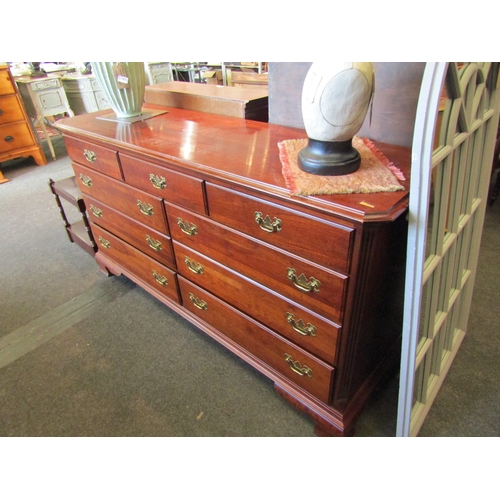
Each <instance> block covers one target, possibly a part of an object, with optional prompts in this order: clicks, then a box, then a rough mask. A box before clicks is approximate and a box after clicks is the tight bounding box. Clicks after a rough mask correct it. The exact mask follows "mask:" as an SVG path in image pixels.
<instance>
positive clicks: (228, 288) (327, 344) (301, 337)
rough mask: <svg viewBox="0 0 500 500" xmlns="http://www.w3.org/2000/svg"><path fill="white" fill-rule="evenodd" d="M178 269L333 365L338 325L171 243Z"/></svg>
mask: <svg viewBox="0 0 500 500" xmlns="http://www.w3.org/2000/svg"><path fill="white" fill-rule="evenodd" d="M174 250H175V257H176V261H177V269H178V272H179V273H180V274H181V275H183V276H184V277H185V278H187V279H188V280H190V281H192V282H194V283H196V284H198V285H200V286H201V287H203V288H205V289H206V290H209V291H211V292H212V293H213V294H214V295H216V296H217V297H219V298H221V299H223V300H224V301H226V302H228V303H229V304H231V305H232V306H233V307H236V308H237V309H239V310H240V311H243V312H244V313H246V314H247V315H248V316H251V317H253V318H255V319H256V320H257V321H260V322H262V323H265V324H266V325H267V326H269V327H270V328H272V329H273V330H275V331H276V332H277V333H279V334H281V335H283V336H285V337H286V338H287V339H288V340H290V341H292V342H293V343H295V344H297V345H299V346H300V347H302V348H303V349H305V350H306V351H308V352H310V353H312V354H314V355H316V356H318V357H319V358H321V359H322V360H323V361H326V362H327V363H330V364H332V365H333V364H335V352H336V347H337V337H338V334H339V327H338V326H337V325H336V324H335V323H331V322H329V321H327V320H325V319H324V318H321V317H320V316H318V315H316V314H314V313H312V312H311V311H308V310H307V309H304V308H303V307H301V306H299V305H298V304H295V303H294V302H292V301H290V300H287V299H286V298H285V297H282V296H281V295H278V294H276V293H273V292H272V291H270V290H268V289H267V288H264V287H263V286H261V285H259V284H257V283H255V282H254V281H250V280H248V279H246V278H244V277H243V276H241V275H240V274H237V273H234V272H232V271H231V270H230V269H228V268H227V267H224V266H221V265H220V264H218V263H217V262H215V261H213V260H212V259H209V258H208V257H206V256H204V255H202V254H200V253H198V252H195V251H194V250H192V249H191V248H188V247H186V246H184V245H181V244H180V243H177V242H175V243H174Z"/></svg>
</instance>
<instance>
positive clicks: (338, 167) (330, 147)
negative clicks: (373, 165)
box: [297, 138, 361, 175]
mask: <svg viewBox="0 0 500 500" xmlns="http://www.w3.org/2000/svg"><path fill="white" fill-rule="evenodd" d="M297 163H298V165H299V168H300V169H301V170H303V171H304V172H307V173H309V174H314V175H346V174H352V173H353V172H356V170H358V168H359V166H360V165H361V156H360V154H359V152H358V150H357V149H355V148H354V147H353V146H352V139H349V140H348V141H338V142H330V141H318V140H316V139H311V138H309V142H308V144H307V146H306V147H305V148H303V149H301V150H300V151H299V155H298V158H297Z"/></svg>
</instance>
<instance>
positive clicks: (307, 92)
mask: <svg viewBox="0 0 500 500" xmlns="http://www.w3.org/2000/svg"><path fill="white" fill-rule="evenodd" d="M374 81H375V78H374V70H373V63H371V62H360V63H355V62H320V63H313V64H312V66H311V67H310V69H309V71H308V73H307V75H306V78H305V80H304V87H303V90H302V117H303V120H304V126H305V129H306V132H307V136H308V138H309V141H308V144H307V146H306V147H305V148H304V149H302V150H301V151H300V152H299V155H298V165H299V168H300V169H301V170H303V171H305V172H308V173H310V174H316V175H346V174H350V173H352V172H355V171H356V170H357V169H358V168H359V166H360V164H361V157H360V155H359V152H358V151H357V150H356V149H355V148H354V147H353V146H352V138H353V137H354V135H355V134H356V133H357V132H358V130H359V129H360V128H361V126H362V125H363V122H364V120H365V116H366V112H367V111H368V106H369V104H370V100H371V97H372V94H373V88H374Z"/></svg>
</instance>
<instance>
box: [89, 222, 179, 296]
mask: <svg viewBox="0 0 500 500" xmlns="http://www.w3.org/2000/svg"><path fill="white" fill-rule="evenodd" d="M92 232H93V234H94V237H95V240H96V242H97V245H98V248H99V251H98V252H97V253H103V254H104V255H106V256H108V257H109V258H110V259H112V260H113V261H114V262H116V263H117V264H118V265H119V266H123V267H125V268H129V267H130V265H129V263H130V262H133V263H134V267H133V271H132V274H134V275H135V276H137V277H138V278H139V279H140V280H141V281H143V282H145V283H147V284H148V285H149V286H150V287H152V288H154V289H156V291H157V292H159V293H160V294H162V295H165V296H167V297H168V298H169V299H170V300H173V301H176V302H179V295H178V285H177V276H176V274H175V273H174V272H173V271H172V270H171V269H170V268H168V267H166V266H164V265H162V264H160V263H159V262H158V261H156V260H154V259H151V258H150V257H148V256H147V255H144V254H143V253H142V252H140V251H139V250H137V249H135V248H134V247H132V246H131V245H129V244H128V243H125V242H124V241H122V240H120V239H119V238H116V237H115V236H114V235H113V234H111V233H109V232H108V231H106V230H105V229H103V228H101V227H99V226H96V225H94V224H92Z"/></svg>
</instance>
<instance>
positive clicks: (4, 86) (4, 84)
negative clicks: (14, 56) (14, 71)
mask: <svg viewBox="0 0 500 500" xmlns="http://www.w3.org/2000/svg"><path fill="white" fill-rule="evenodd" d="M15 93H16V90H15V88H14V85H13V84H12V81H11V79H10V76H9V72H8V70H6V69H4V70H0V95H5V94H15Z"/></svg>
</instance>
